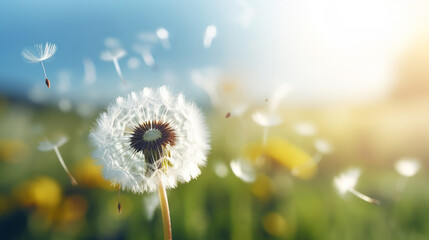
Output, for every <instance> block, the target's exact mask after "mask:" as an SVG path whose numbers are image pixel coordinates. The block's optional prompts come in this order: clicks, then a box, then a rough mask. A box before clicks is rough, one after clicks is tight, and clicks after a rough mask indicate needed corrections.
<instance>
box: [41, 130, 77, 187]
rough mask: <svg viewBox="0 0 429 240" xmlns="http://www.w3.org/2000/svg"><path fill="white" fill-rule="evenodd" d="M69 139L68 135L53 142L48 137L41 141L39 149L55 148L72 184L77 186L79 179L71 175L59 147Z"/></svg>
mask: <svg viewBox="0 0 429 240" xmlns="http://www.w3.org/2000/svg"><path fill="white" fill-rule="evenodd" d="M67 141H68V138H67V137H66V136H61V137H59V138H58V140H57V141H55V142H51V141H49V140H48V139H46V140H45V141H42V142H40V143H39V146H38V149H39V151H43V152H45V151H52V150H54V151H55V153H56V154H57V157H58V160H59V161H60V163H61V166H63V168H64V171H66V173H67V175H68V176H69V178H70V180H71V183H72V185H73V186H76V185H77V181H76V179H75V178H74V177H73V176H72V175H71V173H70V171H69V170H68V168H67V166H66V164H65V163H64V160H63V157H62V156H61V153H60V151H59V150H58V148H59V147H61V146H62V145H64V144H65V143H66V142H67Z"/></svg>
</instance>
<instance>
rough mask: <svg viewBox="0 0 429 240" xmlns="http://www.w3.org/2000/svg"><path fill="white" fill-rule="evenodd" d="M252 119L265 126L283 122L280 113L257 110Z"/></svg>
mask: <svg viewBox="0 0 429 240" xmlns="http://www.w3.org/2000/svg"><path fill="white" fill-rule="evenodd" d="M252 119H253V121H254V122H255V123H257V124H259V125H261V126H263V127H273V126H277V125H279V124H280V123H282V122H283V119H282V118H281V117H280V116H279V115H277V114H275V113H272V112H255V113H253V115H252Z"/></svg>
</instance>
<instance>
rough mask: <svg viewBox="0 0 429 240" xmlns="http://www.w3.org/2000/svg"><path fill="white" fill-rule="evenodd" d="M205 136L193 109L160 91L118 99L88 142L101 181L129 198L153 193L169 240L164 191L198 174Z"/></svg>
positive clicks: (179, 98)
mask: <svg viewBox="0 0 429 240" xmlns="http://www.w3.org/2000/svg"><path fill="white" fill-rule="evenodd" d="M208 135H209V134H208V132H207V128H206V126H205V123H204V120H203V116H202V115H201V113H200V111H199V110H198V108H197V107H196V106H195V104H194V103H191V102H187V101H186V100H185V98H184V96H183V95H182V94H179V95H178V96H173V95H171V93H170V92H169V91H168V90H167V88H166V87H165V86H164V87H161V88H159V89H158V90H156V91H153V90H152V89H149V88H145V89H143V91H141V92H138V93H135V92H132V93H130V94H128V95H127V96H126V97H118V98H117V99H116V101H115V102H114V103H113V104H111V105H110V106H109V107H108V108H107V112H105V113H102V114H101V115H100V117H99V118H98V120H97V125H96V127H95V129H94V130H93V131H92V132H91V133H90V139H91V141H92V143H93V146H94V147H95V151H94V158H96V159H98V160H99V163H100V164H101V165H103V175H104V177H105V178H106V179H108V180H110V181H111V182H112V183H113V184H115V185H119V186H121V188H122V189H125V190H130V191H132V192H134V193H143V192H154V191H156V190H158V195H159V198H160V203H161V212H162V216H163V225H164V237H165V239H171V226H170V217H169V210H168V202H167V194H166V192H165V189H170V188H174V187H176V185H177V183H178V182H189V181H190V180H191V179H193V178H196V177H197V176H198V175H199V174H200V173H201V171H200V169H199V167H201V166H203V165H204V164H205V162H206V159H207V157H206V155H207V152H208V150H209V148H210V145H209V141H208Z"/></svg>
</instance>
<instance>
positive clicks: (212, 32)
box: [203, 25, 217, 48]
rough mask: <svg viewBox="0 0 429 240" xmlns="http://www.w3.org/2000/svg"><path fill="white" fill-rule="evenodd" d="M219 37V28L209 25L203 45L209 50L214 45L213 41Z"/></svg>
mask: <svg viewBox="0 0 429 240" xmlns="http://www.w3.org/2000/svg"><path fill="white" fill-rule="evenodd" d="M216 36H217V28H216V26H215V25H209V26H207V28H206V32H205V34H204V41H203V45H204V47H205V48H209V47H210V46H211V45H212V41H213V39H214V38H215V37H216Z"/></svg>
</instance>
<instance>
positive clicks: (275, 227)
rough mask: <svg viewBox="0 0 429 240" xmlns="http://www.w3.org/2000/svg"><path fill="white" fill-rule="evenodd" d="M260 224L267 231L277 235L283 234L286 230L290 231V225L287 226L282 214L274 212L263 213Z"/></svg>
mask: <svg viewBox="0 0 429 240" xmlns="http://www.w3.org/2000/svg"><path fill="white" fill-rule="evenodd" d="M262 225H263V227H264V229H265V231H266V232H267V233H269V234H270V235H273V236H277V237H282V236H285V235H286V234H287V233H288V232H291V229H290V226H288V223H287V222H286V220H285V219H284V218H283V216H282V215H280V214H278V213H275V212H270V213H268V214H267V215H265V217H264V219H263V220H262Z"/></svg>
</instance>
